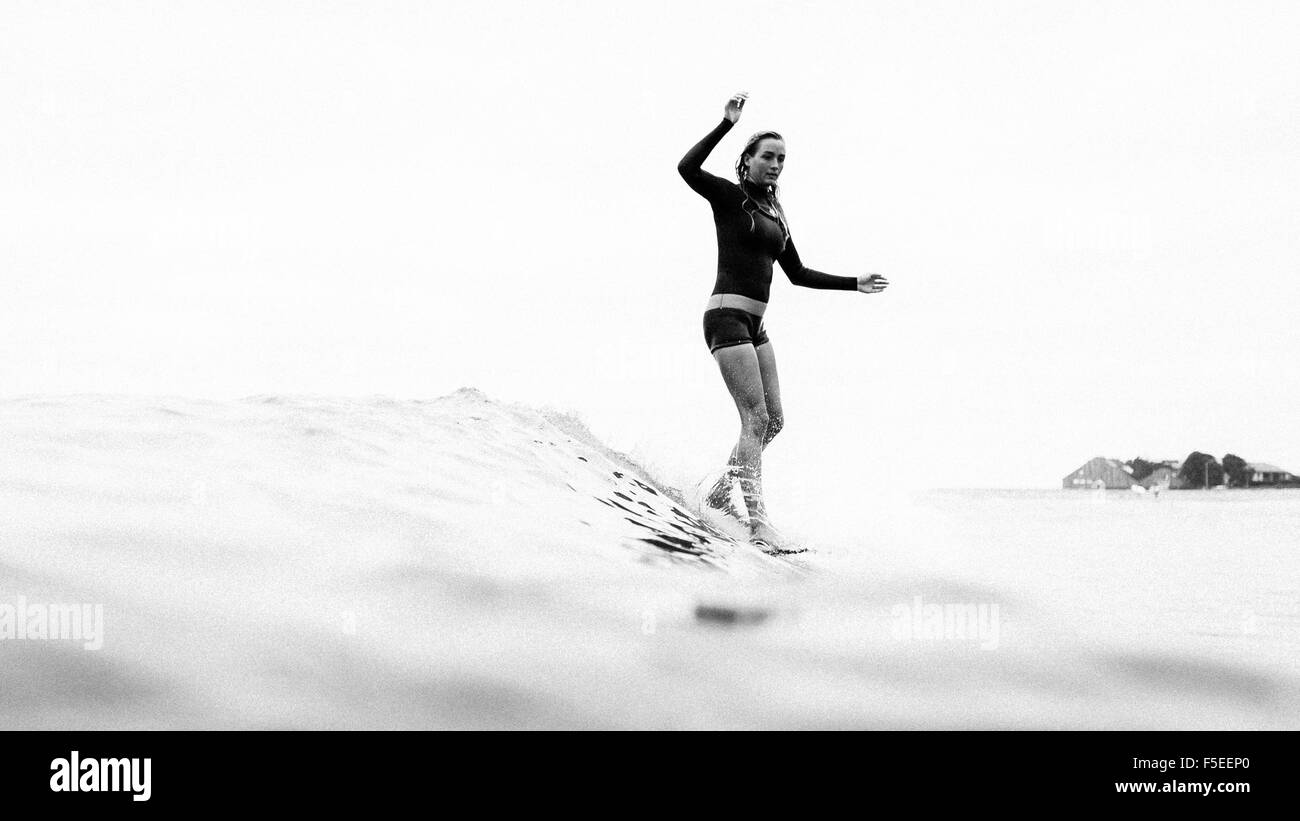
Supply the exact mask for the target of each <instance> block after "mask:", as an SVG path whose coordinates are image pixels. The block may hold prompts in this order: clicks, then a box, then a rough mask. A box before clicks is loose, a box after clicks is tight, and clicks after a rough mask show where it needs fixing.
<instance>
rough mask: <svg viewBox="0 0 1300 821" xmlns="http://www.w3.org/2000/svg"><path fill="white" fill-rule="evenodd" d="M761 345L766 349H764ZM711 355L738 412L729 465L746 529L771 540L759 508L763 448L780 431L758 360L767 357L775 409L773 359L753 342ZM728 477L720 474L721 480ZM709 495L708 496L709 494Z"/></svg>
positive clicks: (772, 535)
mask: <svg viewBox="0 0 1300 821" xmlns="http://www.w3.org/2000/svg"><path fill="white" fill-rule="evenodd" d="M764 348H768V349H769V350H766V351H764V350H763V349H764ZM713 358H714V359H715V360H716V361H717V363H718V368H719V369H720V370H721V371H722V379H723V381H724V382H725V383H726V385H727V390H728V391H730V392H731V398H732V399H733V400H734V401H735V403H736V411H737V412H738V413H739V414H740V438H739V440H738V441H737V442H736V446H735V448H734V449H733V450H732V455H731V460H730V462H729V464H730V465H731V468H730V470H731V471H734V472H735V474H736V475H738V476H739V478H740V482H741V488H742V489H743V491H744V495H745V506H746V508H748V510H749V518H750V532H751V533H752V535H753V536H755V537H758V538H767V539H772V540H775V539H776V534H775V532H773V531H772V529H771V526H770V525H768V524H767V517H766V513H765V511H764V510H763V490H762V467H763V465H762V459H763V447H764V446H765V445H766V444H767V443H768V442H770V441H772V438H773V437H774V436H775V435H776V433H775V431H779V430H780V423H779V422H778V424H777V426H776V427H775V429H773V427H772V414H771V412H770V411H769V408H768V392H767V391H765V390H764V383H763V367H762V365H761V362H760V360H761V359H769V361H770V364H771V366H772V369H771V372H772V378H773V391H774V393H773V394H772V395H773V397H774V398H775V400H776V407H777V409H778V412H779V408H780V389H779V387H778V385H777V383H776V381H775V360H774V359H771V350H770V345H762V346H760V347H759V349H758V351H756V350H755V348H754V346H753V345H733V346H731V347H728V348H720V349H718V350H717V351H716V352H715V353H714V354H713ZM778 418H779V417H778ZM770 431H771V433H770V434H769V432H770ZM729 478H730V477H724V480H725V479H729ZM720 484H722V483H720ZM718 490H720V488H717V487H715V491H718ZM710 497H711V499H712V494H710Z"/></svg>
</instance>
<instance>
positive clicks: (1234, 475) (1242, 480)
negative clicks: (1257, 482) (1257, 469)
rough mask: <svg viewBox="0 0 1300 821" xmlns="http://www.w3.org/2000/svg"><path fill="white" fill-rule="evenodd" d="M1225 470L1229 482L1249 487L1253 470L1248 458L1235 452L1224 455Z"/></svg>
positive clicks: (1235, 485)
mask: <svg viewBox="0 0 1300 821" xmlns="http://www.w3.org/2000/svg"><path fill="white" fill-rule="evenodd" d="M1223 470H1224V472H1225V473H1227V474H1228V483H1229V484H1230V485H1232V486H1233V487H1249V486H1250V473H1251V470H1250V468H1249V467H1247V465H1246V460H1245V459H1242V458H1241V457H1240V456H1238V455H1236V454H1235V453H1229V454H1228V455H1226V456H1224V457H1223Z"/></svg>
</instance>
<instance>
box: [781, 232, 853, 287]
mask: <svg viewBox="0 0 1300 821" xmlns="http://www.w3.org/2000/svg"><path fill="white" fill-rule="evenodd" d="M777 262H779V263H781V270H782V271H785V275H786V276H787V277H789V278H790V281H791V282H793V283H794V284H795V285H802V286H803V287H804V288H820V289H823V290H829V291H856V290H858V278H857V277H840V276H835V275H834V274H823V273H822V272H821V271H814V270H813V269H811V268H808V267H806V266H804V264H803V262H802V261H801V260H800V259H799V251H798V250H796V249H795V247H794V239H793V238H790V239H787V240H786V241H785V250H784V251H782V252H781V256H779V257H777Z"/></svg>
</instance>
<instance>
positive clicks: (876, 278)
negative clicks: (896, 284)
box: [858, 274, 889, 294]
mask: <svg viewBox="0 0 1300 821" xmlns="http://www.w3.org/2000/svg"><path fill="white" fill-rule="evenodd" d="M888 287H889V280H887V279H885V276H884V274H863V275H862V276H860V277H858V290H859V291H861V292H862V293H864V294H878V293H880V292H881V291H883V290H885V289H886V288H888Z"/></svg>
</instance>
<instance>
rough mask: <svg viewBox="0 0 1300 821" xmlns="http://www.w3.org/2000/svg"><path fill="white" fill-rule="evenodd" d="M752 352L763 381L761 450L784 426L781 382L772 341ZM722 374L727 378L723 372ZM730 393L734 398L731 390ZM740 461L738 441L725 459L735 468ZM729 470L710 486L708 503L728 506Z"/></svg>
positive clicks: (723, 506) (730, 477) (742, 415)
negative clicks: (764, 417)
mask: <svg viewBox="0 0 1300 821" xmlns="http://www.w3.org/2000/svg"><path fill="white" fill-rule="evenodd" d="M738 347H739V346H738ZM725 350H726V349H725V348H723V349H722V350H720V351H718V353H722V352H723V351H725ZM754 353H755V356H756V357H757V358H758V371H759V378H760V379H761V380H762V383H763V402H764V405H765V406H766V407H767V428H766V429H765V430H764V431H763V438H762V442H761V445H760V450H761V449H766V448H767V446H768V445H769V444H771V442H772V440H773V439H775V438H776V435H777V434H778V433H780V432H781V428H783V427H785V414H784V412H783V411H782V408H781V383H780V381H779V380H778V379H777V374H776V353H775V351H773V350H772V343H771V342H767V343H764V344H762V345H759V346H758V347H757V348H754ZM714 358H715V359H716V358H717V356H716V355H715V357H714ZM718 364H719V366H721V365H722V362H721V361H719V362H718ZM723 378H724V379H725V378H726V375H725V373H724V375H723ZM732 396H733V398H734V396H735V394H734V392H733V394H732ZM737 408H739V402H737ZM741 419H742V422H743V419H744V414H743V413H742V414H741ZM741 464H742V463H741V461H740V443H739V442H737V443H736V446H735V447H733V448H732V449H731V457H730V458H729V459H728V460H727V465H728V466H729V467H732V468H738V467H740V466H741ZM732 473H733V472H732V471H730V470H729V471H727V472H726V473H724V474H723V475H722V476H721V477H719V478H718V481H717V482H716V483H714V485H713V488H712V489H710V491H709V492H708V494H707V499H708V502H709V504H711V505H713V506H714V507H718V508H725V507H726V506H727V501H728V495H729V494H728V492H727V488H728V485H729V484H730V480H731V479H732Z"/></svg>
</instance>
